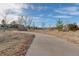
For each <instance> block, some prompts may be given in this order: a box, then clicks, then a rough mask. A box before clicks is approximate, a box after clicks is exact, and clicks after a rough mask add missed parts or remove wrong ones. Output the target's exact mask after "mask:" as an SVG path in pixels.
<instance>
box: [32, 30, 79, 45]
mask: <svg viewBox="0 0 79 59" xmlns="http://www.w3.org/2000/svg"><path fill="white" fill-rule="evenodd" d="M33 32H39V33H44V34H49V35H53V36H56V37H60V38H63V39H64V40H67V41H68V42H72V43H74V44H79V31H75V32H73V31H69V32H63V31H59V32H58V31H57V30H35V31H33Z"/></svg>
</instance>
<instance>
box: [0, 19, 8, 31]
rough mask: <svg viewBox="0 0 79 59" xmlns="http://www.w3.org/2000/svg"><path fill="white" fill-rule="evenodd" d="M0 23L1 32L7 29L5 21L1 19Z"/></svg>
mask: <svg viewBox="0 0 79 59" xmlns="http://www.w3.org/2000/svg"><path fill="white" fill-rule="evenodd" d="M1 23H2V28H3V31H5V29H6V28H7V25H6V21H5V20H4V19H3V20H2V21H1Z"/></svg>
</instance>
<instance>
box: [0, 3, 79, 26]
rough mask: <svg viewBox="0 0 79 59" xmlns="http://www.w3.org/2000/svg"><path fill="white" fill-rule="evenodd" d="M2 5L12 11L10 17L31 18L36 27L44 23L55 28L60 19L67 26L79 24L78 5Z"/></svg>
mask: <svg viewBox="0 0 79 59" xmlns="http://www.w3.org/2000/svg"><path fill="white" fill-rule="evenodd" d="M0 5H1V6H2V7H4V5H5V7H6V10H9V11H10V12H9V15H16V16H20V15H21V16H30V17H31V18H32V19H33V22H34V23H35V24H36V26H41V23H42V22H44V23H45V24H46V27H48V26H54V25H55V24H56V21H57V20H58V19H59V18H60V19H61V20H63V22H64V23H65V24H66V23H73V22H76V23H77V24H79V4H77V3H25V4H16V5H15V6H13V4H12V5H11V4H9V5H7V4H0ZM6 5H7V6H6ZM17 5H18V6H17ZM1 6H0V7H1ZM9 6H10V7H9ZM0 9H2V8H0ZM3 9H4V8H3ZM0 11H1V10H0Z"/></svg>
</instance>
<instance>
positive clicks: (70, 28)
mask: <svg viewBox="0 0 79 59" xmlns="http://www.w3.org/2000/svg"><path fill="white" fill-rule="evenodd" d="M68 28H69V30H70V31H76V30H78V26H77V24H76V23H73V24H68Z"/></svg>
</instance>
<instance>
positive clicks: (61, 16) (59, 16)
mask: <svg viewBox="0 0 79 59" xmlns="http://www.w3.org/2000/svg"><path fill="white" fill-rule="evenodd" d="M53 17H54V18H71V16H63V15H58V16H53Z"/></svg>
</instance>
